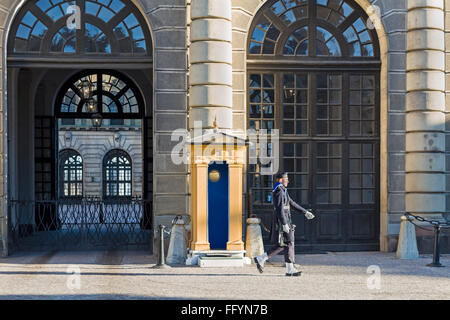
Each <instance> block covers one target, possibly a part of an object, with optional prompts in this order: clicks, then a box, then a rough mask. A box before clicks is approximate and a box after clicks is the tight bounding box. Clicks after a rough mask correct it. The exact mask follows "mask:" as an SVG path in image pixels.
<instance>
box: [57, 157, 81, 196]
mask: <svg viewBox="0 0 450 320" xmlns="http://www.w3.org/2000/svg"><path fill="white" fill-rule="evenodd" d="M59 172H60V177H59V181H60V183H59V185H60V187H59V190H60V196H61V197H63V198H81V197H82V196H83V159H82V158H81V155H80V154H79V153H78V152H77V151H75V150H62V151H61V152H60V153H59Z"/></svg>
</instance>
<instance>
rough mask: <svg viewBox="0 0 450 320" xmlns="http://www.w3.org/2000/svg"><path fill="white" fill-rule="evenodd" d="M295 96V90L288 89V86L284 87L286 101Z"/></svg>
mask: <svg viewBox="0 0 450 320" xmlns="http://www.w3.org/2000/svg"><path fill="white" fill-rule="evenodd" d="M294 96H295V90H294V89H287V88H286V86H284V98H285V99H286V100H289V99H291V98H292V97H294Z"/></svg>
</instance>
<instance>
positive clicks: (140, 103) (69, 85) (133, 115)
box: [55, 70, 145, 119]
mask: <svg viewBox="0 0 450 320" xmlns="http://www.w3.org/2000/svg"><path fill="white" fill-rule="evenodd" d="M92 75H96V76H97V81H96V82H95V83H96V85H97V88H98V87H100V84H103V76H104V75H106V76H113V77H115V78H117V79H118V80H120V81H122V82H123V83H124V84H125V87H124V88H123V89H122V91H123V92H122V94H121V95H120V96H119V95H117V96H114V97H111V96H112V94H110V93H109V92H105V91H104V90H103V85H102V86H101V87H102V90H101V91H99V90H96V91H95V92H94V93H96V95H97V97H98V98H101V99H102V102H103V97H105V96H108V97H109V98H110V99H112V100H113V101H114V102H115V104H116V106H117V108H118V111H117V112H103V104H102V103H99V104H98V109H99V108H101V110H97V112H96V114H100V115H101V116H102V119H142V118H143V115H144V110H145V105H144V98H143V96H142V93H141V91H140V90H139V88H138V87H137V86H136V84H135V83H134V82H133V81H132V80H131V79H130V78H128V77H127V76H125V75H124V74H122V73H120V72H117V71H113V70H86V71H82V72H79V73H77V74H75V75H73V76H72V77H71V78H70V79H69V80H67V81H66V83H65V84H64V85H63V86H62V87H61V89H60V91H59V93H58V96H57V98H56V103H55V116H56V118H66V119H67V118H69V119H91V118H92V113H90V112H84V111H83V106H84V104H86V103H87V101H88V100H87V99H84V98H82V95H81V93H80V92H79V89H78V88H77V87H76V86H75V83H77V82H78V81H79V80H81V79H83V78H85V77H88V76H92ZM125 88H126V89H127V90H125ZM69 90H72V91H73V92H75V94H76V95H78V96H79V97H80V101H79V103H78V106H77V111H76V112H63V111H62V110H61V107H62V104H63V101H64V97H65V96H66V94H67V92H68V91H69ZM128 90H131V91H132V93H133V94H134V98H136V102H137V104H136V105H137V108H138V112H124V111H123V106H124V105H123V104H122V103H121V102H120V98H121V97H123V96H124V95H125V94H126V93H127V92H128Z"/></svg>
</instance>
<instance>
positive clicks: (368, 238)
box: [249, 70, 379, 252]
mask: <svg viewBox="0 0 450 320" xmlns="http://www.w3.org/2000/svg"><path fill="white" fill-rule="evenodd" d="M249 86H250V91H251V93H250V101H249V102H250V114H249V126H250V127H251V128H255V129H258V128H271V127H272V128H276V129H279V133H280V155H279V157H280V171H286V172H288V173H289V180H290V185H289V188H288V189H289V193H290V195H291V196H292V198H294V199H295V200H296V201H297V202H298V203H300V204H301V205H303V206H304V207H308V208H311V209H312V210H313V212H314V213H315V214H316V217H317V218H316V219H314V220H312V221H308V220H305V218H304V216H303V215H294V216H293V223H294V224H296V226H297V229H296V244H297V248H298V249H297V251H299V252H307V251H353V250H377V249H378V235H379V181H378V180H379V178H378V177H379V169H378V168H379V164H378V163H379V129H378V127H379V119H378V114H379V112H378V106H379V101H378V91H379V88H378V74H377V73H376V72H364V73H362V72H356V71H355V72H353V71H348V72H336V71H326V70H322V71H297V72H290V71H287V72H282V71H280V72H276V73H252V74H250V83H249ZM260 96H261V97H265V100H264V99H263V100H262V101H263V102H262V103H261V100H260V98H259V97H260ZM272 96H273V98H272ZM272 99H273V100H272ZM249 172H250V175H249V186H250V191H251V194H252V200H253V201H252V202H253V203H252V209H253V212H254V213H256V214H257V215H259V216H261V217H262V218H263V221H264V222H265V223H266V224H268V223H269V221H270V216H271V214H272V205H271V199H272V198H271V189H270V188H271V186H272V184H273V181H272V177H270V176H263V175H261V174H260V168H258V165H253V166H250V168H249Z"/></svg>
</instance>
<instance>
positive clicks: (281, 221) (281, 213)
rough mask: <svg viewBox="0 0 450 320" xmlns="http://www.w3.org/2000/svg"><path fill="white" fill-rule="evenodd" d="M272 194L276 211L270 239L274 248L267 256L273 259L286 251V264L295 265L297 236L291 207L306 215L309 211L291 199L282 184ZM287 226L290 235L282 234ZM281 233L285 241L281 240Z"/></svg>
mask: <svg viewBox="0 0 450 320" xmlns="http://www.w3.org/2000/svg"><path fill="white" fill-rule="evenodd" d="M272 193H273V197H272V199H273V200H272V201H273V206H274V211H273V216H272V229H271V232H270V239H271V242H272V243H273V244H274V246H273V247H272V248H271V249H270V250H269V251H268V252H267V256H268V257H269V258H271V257H273V256H275V255H277V254H278V253H280V252H281V251H282V250H284V259H285V262H287V263H294V242H295V236H294V230H293V227H292V219H291V207H292V208H293V209H294V210H296V211H298V212H300V213H306V212H307V211H306V209H304V208H303V207H301V206H300V205H298V204H297V203H295V201H293V200H292V199H291V197H290V196H289V193H288V191H287V189H286V188H285V187H284V186H283V185H282V184H281V183H277V184H276V185H275V187H274V189H273V191H272ZM285 224H287V225H289V229H290V230H289V233H286V232H282V228H283V225H285ZM280 232H281V234H282V235H281V236H282V237H283V239H280Z"/></svg>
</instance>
